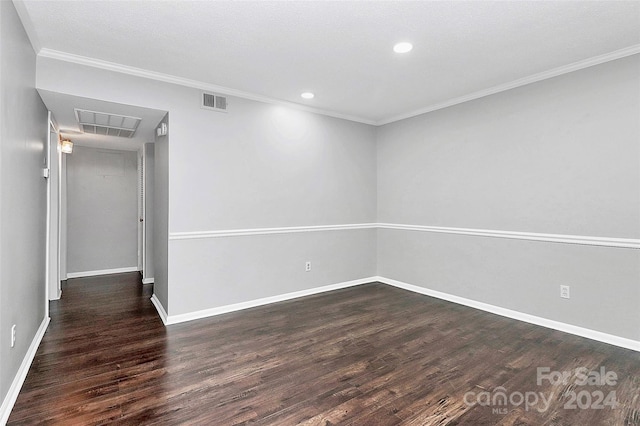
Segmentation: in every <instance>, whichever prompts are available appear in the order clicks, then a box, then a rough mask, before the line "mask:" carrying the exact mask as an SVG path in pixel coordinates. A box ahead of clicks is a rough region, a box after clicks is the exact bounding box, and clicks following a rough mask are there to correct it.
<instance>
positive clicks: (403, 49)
mask: <svg viewBox="0 0 640 426" xmlns="http://www.w3.org/2000/svg"><path fill="white" fill-rule="evenodd" d="M411 49H413V44H411V43H409V42H406V41H403V42H401V43H396V45H395V46H393V51H394V52H396V53H407V52H410V51H411Z"/></svg>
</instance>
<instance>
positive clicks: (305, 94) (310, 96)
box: [300, 92, 315, 99]
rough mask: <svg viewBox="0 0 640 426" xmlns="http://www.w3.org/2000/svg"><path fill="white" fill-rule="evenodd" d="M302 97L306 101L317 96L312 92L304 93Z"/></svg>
mask: <svg viewBox="0 0 640 426" xmlns="http://www.w3.org/2000/svg"><path fill="white" fill-rule="evenodd" d="M300 96H302V97H303V98H305V99H313V97H314V96H315V95H314V94H313V93H311V92H304V93H303V94H301V95H300Z"/></svg>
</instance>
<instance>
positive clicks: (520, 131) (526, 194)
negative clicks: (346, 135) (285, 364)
mask: <svg viewBox="0 0 640 426" xmlns="http://www.w3.org/2000/svg"><path fill="white" fill-rule="evenodd" d="M639 117H640V56H638V55H635V56H633V57H628V58H625V59H620V60H617V61H613V62H609V63H606V64H602V65H598V66H595V67H591V68H587V69H584V70H581V71H577V72H573V73H570V74H566V75H564V76H561V77H556V78H553V79H550V80H545V81H542V82H539V83H535V84H531V85H528V86H524V87H520V88H518V89H514V90H510V91H507V92H503V93H500V94H496V95H493V96H489V97H485V98H482V99H478V100H475V101H472V102H467V103H465V104H461V105H457V106H454V107H451V108H447V109H443V110H440V111H436V112H433V113H429V114H426V115H422V116H419V117H415V118H412V119H408V120H404V121H400V122H396V123H393V124H389V125H386V126H384V127H382V128H380V129H379V131H378V134H377V138H378V140H377V141H378V220H379V221H380V222H388V223H400V224H411V225H427V226H443V227H461V228H478V229H493V230H506V231H524V232H538V233H557V234H574V235H584V236H602V237H620V238H638V237H640V143H639V142H638V141H639V140H640V131H639V126H640V124H639V122H640V120H639ZM378 238H379V239H378V272H379V274H380V275H381V276H384V277H387V278H391V279H396V280H400V281H404V282H407V283H410V284H414V285H419V286H423V287H426V288H430V289H434V290H438V291H442V292H446V293H449V294H453V295H457V296H461V297H465V298H469V299H472V300H478V301H482V302H485V303H490V304H494V305H497V306H501V307H505V308H509V309H514V310H517V311H520V312H524V313H529V314H533V315H538V316H541V317H544V318H550V319H554V320H557V321H562V322H565V323H568V324H573V325H578V326H582V327H586V328H590V329H593V330H598V331H602V332H607V333H611V334H614V335H618V336H622V337H627V338H630V339H636V340H638V339H640V310H638V305H639V303H640V286H639V285H638V283H640V251H638V250H633V249H620V248H603V247H587V246H576V245H568V244H558V243H546V242H531V241H517V240H503V239H502V240H501V239H495V238H489V237H478V236H462V235H451V234H448V235H447V234H432V233H427V232H419V231H401V230H388V229H384V230H380V231H379V234H378ZM560 284H566V285H570V286H571V293H572V297H571V299H570V300H563V299H560V297H559V286H560Z"/></svg>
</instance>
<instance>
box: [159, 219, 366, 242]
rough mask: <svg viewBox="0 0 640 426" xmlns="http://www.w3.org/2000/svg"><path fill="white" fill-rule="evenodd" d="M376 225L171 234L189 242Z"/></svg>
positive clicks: (174, 238)
mask: <svg viewBox="0 0 640 426" xmlns="http://www.w3.org/2000/svg"><path fill="white" fill-rule="evenodd" d="M376 226H377V224H376V223H356V224H349V225H320V226H289V227H285V228H253V229H227V230H221V231H200V232H171V233H170V234H169V239H170V240H187V239H195V238H222V237H238V236H247V235H268V234H292V233H296V232H314V231H343V230H349V229H374V228H376Z"/></svg>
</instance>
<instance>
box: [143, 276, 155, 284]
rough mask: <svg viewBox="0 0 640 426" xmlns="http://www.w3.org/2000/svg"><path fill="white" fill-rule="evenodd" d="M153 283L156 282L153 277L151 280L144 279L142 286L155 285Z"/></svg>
mask: <svg viewBox="0 0 640 426" xmlns="http://www.w3.org/2000/svg"><path fill="white" fill-rule="evenodd" d="M153 282H154V279H153V277H151V278H143V279H142V284H153Z"/></svg>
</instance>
